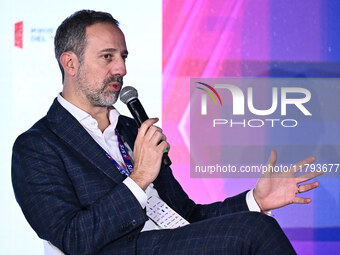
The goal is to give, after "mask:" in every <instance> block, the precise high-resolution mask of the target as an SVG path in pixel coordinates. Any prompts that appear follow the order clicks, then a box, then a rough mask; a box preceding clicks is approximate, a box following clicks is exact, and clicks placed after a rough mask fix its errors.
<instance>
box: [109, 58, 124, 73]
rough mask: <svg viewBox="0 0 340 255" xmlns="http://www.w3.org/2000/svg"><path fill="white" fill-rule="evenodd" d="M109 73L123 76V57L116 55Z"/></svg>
mask: <svg viewBox="0 0 340 255" xmlns="http://www.w3.org/2000/svg"><path fill="white" fill-rule="evenodd" d="M110 71H111V75H113V76H124V75H126V66H125V59H124V58H123V57H117V58H116V60H115V61H114V62H113V63H112V66H111V70H110Z"/></svg>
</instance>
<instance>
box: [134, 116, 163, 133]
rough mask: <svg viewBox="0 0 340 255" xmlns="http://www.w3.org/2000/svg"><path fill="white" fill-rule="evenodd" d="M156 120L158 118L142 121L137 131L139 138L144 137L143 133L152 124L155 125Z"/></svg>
mask: <svg viewBox="0 0 340 255" xmlns="http://www.w3.org/2000/svg"><path fill="white" fill-rule="evenodd" d="M158 120H159V119H158V118H151V119H148V120H146V121H144V122H143V123H142V125H141V126H140V128H139V130H138V134H140V135H141V136H144V135H145V133H146V132H147V131H148V130H149V128H150V127H151V126H152V125H153V124H155V123H156V122H157V121H158Z"/></svg>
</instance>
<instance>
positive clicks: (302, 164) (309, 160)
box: [291, 156, 316, 173]
mask: <svg viewBox="0 0 340 255" xmlns="http://www.w3.org/2000/svg"><path fill="white" fill-rule="evenodd" d="M315 159H316V158H315V157H314V156H312V157H309V158H306V159H304V160H301V161H300V162H298V163H296V164H295V165H294V166H292V168H291V169H292V170H293V172H294V173H296V172H299V171H301V170H302V169H303V168H305V167H306V166H308V165H310V164H312V163H313V162H314V161H315Z"/></svg>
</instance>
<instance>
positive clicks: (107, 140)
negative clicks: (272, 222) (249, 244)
mask: <svg viewBox="0 0 340 255" xmlns="http://www.w3.org/2000/svg"><path fill="white" fill-rule="evenodd" d="M58 102H59V103H60V104H61V105H62V106H63V107H64V108H65V109H66V110H67V111H68V112H69V113H70V114H72V116H73V117H75V118H76V119H77V120H78V122H79V123H80V124H81V125H82V126H83V127H84V128H85V130H86V131H87V132H88V133H89V135H90V136H91V137H92V138H93V139H94V140H95V141H96V142H97V143H98V144H99V145H100V146H101V147H102V148H103V149H104V150H105V151H106V152H107V153H108V154H110V155H111V157H112V158H114V160H115V161H116V162H117V163H118V164H119V165H121V166H122V167H123V168H124V169H126V166H125V163H124V160H123V157H122V155H121V153H120V150H119V148H118V139H117V136H116V132H115V128H116V126H117V122H118V117H119V115H120V114H119V112H118V111H117V110H116V109H115V108H112V109H110V111H109V120H110V125H109V126H108V127H107V128H106V129H105V130H104V132H101V130H100V129H99V128H98V123H97V120H96V119H94V118H93V117H92V116H91V115H90V114H88V113H87V112H85V111H83V110H81V109H79V108H78V107H76V106H75V105H73V104H71V103H70V102H68V101H67V100H66V99H64V98H63V97H62V96H61V95H60V94H59V95H58ZM124 145H125V147H126V149H127V151H128V154H129V155H130V157H131V159H132V160H133V157H132V156H133V152H132V150H131V148H130V147H129V145H128V144H126V143H124ZM123 183H124V184H125V185H126V186H127V187H128V188H129V189H130V191H131V192H132V193H133V194H134V196H135V197H136V199H137V200H138V202H139V203H140V205H141V207H142V208H143V209H144V208H145V206H146V203H147V199H148V198H149V197H150V196H155V197H158V198H160V197H159V194H158V192H157V190H156V189H155V188H154V186H153V184H152V183H151V184H150V185H149V186H148V187H147V189H146V190H145V192H144V191H143V189H141V188H140V187H139V186H138V185H137V184H136V183H135V182H134V181H133V180H132V179H131V178H130V177H127V178H126V179H125V180H124V181H123ZM246 202H247V206H248V208H249V210H250V211H257V212H259V211H260V208H259V206H258V205H257V203H256V201H255V199H254V195H253V190H250V191H249V192H248V193H247V195H246ZM156 229H161V228H160V227H159V226H158V225H156V224H155V223H154V222H153V221H151V220H148V221H147V222H146V223H145V225H144V228H143V229H142V231H148V230H156Z"/></svg>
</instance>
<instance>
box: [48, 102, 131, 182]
mask: <svg viewBox="0 0 340 255" xmlns="http://www.w3.org/2000/svg"><path fill="white" fill-rule="evenodd" d="M47 119H48V121H49V122H50V124H51V125H50V128H51V130H52V131H53V132H54V133H55V134H56V135H58V136H59V137H60V138H61V139H62V140H64V141H65V142H66V143H67V144H68V145H69V146H71V147H72V148H73V149H75V150H76V151H77V152H78V153H79V155H80V156H82V157H84V158H86V159H87V160H88V161H89V162H91V163H92V164H93V165H94V166H96V167H97V168H98V169H99V170H101V171H102V172H103V173H105V174H106V175H107V176H108V177H109V178H111V179H112V180H113V181H115V182H116V183H120V182H122V181H123V180H124V179H125V176H124V175H122V174H121V173H120V172H119V170H118V169H117V168H116V167H115V165H114V164H113V163H112V162H111V160H110V159H109V158H108V157H107V156H106V155H105V153H104V152H103V150H102V148H101V147H100V146H99V145H98V144H97V143H96V142H95V141H94V140H93V138H92V137H91V136H90V135H89V134H88V133H87V131H86V130H85V129H84V128H83V127H82V126H81V124H80V123H79V122H78V121H77V120H76V119H75V118H74V117H73V116H72V115H71V114H70V113H69V112H68V111H67V110H66V109H65V108H64V107H62V106H61V105H60V104H59V102H58V101H57V99H55V100H54V102H53V104H52V106H51V108H50V110H49V111H48V113H47Z"/></svg>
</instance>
